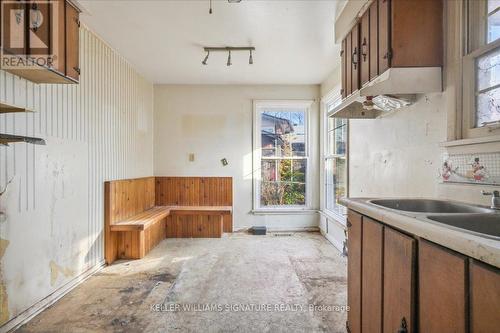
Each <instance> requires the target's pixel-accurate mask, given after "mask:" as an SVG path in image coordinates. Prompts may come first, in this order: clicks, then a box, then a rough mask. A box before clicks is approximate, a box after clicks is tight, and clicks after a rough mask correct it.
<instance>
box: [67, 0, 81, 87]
mask: <svg viewBox="0 0 500 333" xmlns="http://www.w3.org/2000/svg"><path fill="white" fill-rule="evenodd" d="M79 15H80V14H79V12H78V10H77V9H76V8H75V7H73V5H71V4H70V3H69V2H66V76H68V77H70V78H72V79H74V80H76V81H78V80H79V78H80V61H79V39H80V38H79V36H80V18H79Z"/></svg>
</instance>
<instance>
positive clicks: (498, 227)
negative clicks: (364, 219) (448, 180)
mask: <svg viewBox="0 0 500 333" xmlns="http://www.w3.org/2000/svg"><path fill="white" fill-rule="evenodd" d="M369 202H370V203H371V204H373V205H376V206H379V207H384V208H387V209H391V210H394V211H399V212H402V213H406V214H411V215H413V216H414V217H416V218H417V219H419V220H422V221H426V222H431V223H437V224H440V225H443V226H446V227H448V228H451V229H455V230H459V231H463V232H466V233H469V234H474V235H477V236H481V237H486V238H491V239H495V240H500V211H498V210H494V209H490V208H486V207H481V206H474V205H468V204H465V203H458V202H453V201H445V200H433V199H374V200H370V201H369Z"/></svg>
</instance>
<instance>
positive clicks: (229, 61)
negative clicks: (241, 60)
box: [227, 51, 233, 66]
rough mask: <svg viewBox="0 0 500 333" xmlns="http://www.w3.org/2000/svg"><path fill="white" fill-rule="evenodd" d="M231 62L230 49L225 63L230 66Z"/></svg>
mask: <svg viewBox="0 0 500 333" xmlns="http://www.w3.org/2000/svg"><path fill="white" fill-rule="evenodd" d="M232 64H233V63H232V62H231V51H229V56H228V57H227V65H228V66H231V65H232Z"/></svg>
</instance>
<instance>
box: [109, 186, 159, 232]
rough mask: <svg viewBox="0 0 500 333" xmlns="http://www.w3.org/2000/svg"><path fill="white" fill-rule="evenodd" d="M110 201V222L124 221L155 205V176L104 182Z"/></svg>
mask: <svg viewBox="0 0 500 333" xmlns="http://www.w3.org/2000/svg"><path fill="white" fill-rule="evenodd" d="M104 187H105V200H108V202H109V209H108V208H106V211H107V212H108V214H109V220H108V221H109V224H115V223H116V222H119V221H123V220H125V219H128V218H129V217H132V216H134V215H136V214H139V213H141V212H143V211H145V210H148V209H150V208H153V207H154V206H155V178H154V177H147V178H136V179H124V180H114V181H109V182H106V183H105V184H104Z"/></svg>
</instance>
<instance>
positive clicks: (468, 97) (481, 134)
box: [441, 0, 500, 147]
mask: <svg viewBox="0 0 500 333" xmlns="http://www.w3.org/2000/svg"><path fill="white" fill-rule="evenodd" d="M447 7H448V10H447V13H446V14H447V16H448V17H449V18H450V19H449V20H448V23H447V24H448V31H449V36H448V38H447V40H449V41H450V42H449V44H448V45H447V48H448V49H450V48H451V49H453V52H451V51H450V50H448V53H450V55H451V56H452V58H451V59H453V61H454V62H456V63H455V64H454V65H453V64H452V65H449V66H448V68H447V71H448V72H449V71H451V73H450V72H449V73H447V74H446V76H447V81H449V82H450V84H451V85H453V83H454V84H455V89H454V90H455V104H456V106H455V109H454V110H455V114H456V116H455V119H456V122H455V124H450V123H448V129H449V130H452V129H453V131H452V132H451V133H450V132H449V133H448V135H447V137H448V141H446V142H443V143H442V144H441V146H443V147H448V146H462V145H467V144H470V143H469V142H470V141H473V142H474V144H482V143H488V142H492V141H500V139H496V138H500V126H499V125H490V126H484V127H479V128H476V127H474V125H475V117H476V108H475V104H476V98H475V84H476V83H475V81H476V72H475V71H476V69H475V60H476V59H477V57H478V56H480V55H482V54H484V53H487V52H489V51H491V50H493V49H494V48H496V47H499V46H500V40H497V41H495V42H492V43H490V44H487V45H484V46H482V47H479V48H478V49H477V50H474V51H472V52H470V53H469V48H470V40H469V38H470V37H469V32H470V31H471V29H470V27H469V22H468V18H467V17H468V15H467V14H468V8H467V0H463V1H457V2H450V3H447ZM454 36H459V38H454ZM445 55H446V53H445ZM451 59H447V62H448V63H450V62H452V60H451ZM445 68H446V67H445Z"/></svg>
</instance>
